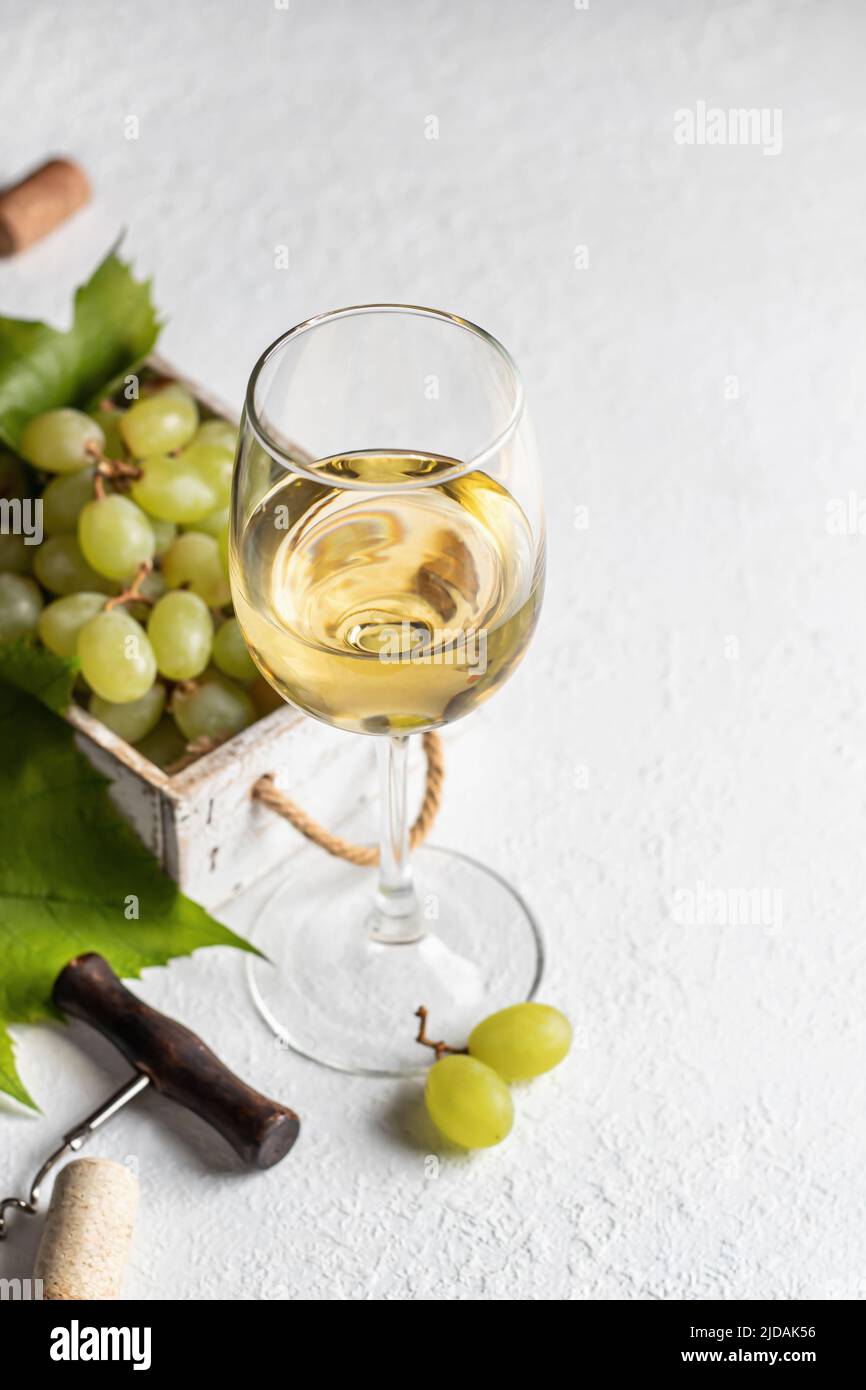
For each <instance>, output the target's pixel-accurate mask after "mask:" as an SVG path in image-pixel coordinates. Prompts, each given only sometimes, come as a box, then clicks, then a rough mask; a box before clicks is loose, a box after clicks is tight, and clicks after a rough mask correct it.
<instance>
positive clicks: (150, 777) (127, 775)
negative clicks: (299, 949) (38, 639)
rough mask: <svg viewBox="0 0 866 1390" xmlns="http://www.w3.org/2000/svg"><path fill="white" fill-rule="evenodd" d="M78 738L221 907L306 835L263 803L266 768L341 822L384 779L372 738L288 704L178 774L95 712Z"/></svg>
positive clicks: (127, 811) (153, 842)
mask: <svg viewBox="0 0 866 1390" xmlns="http://www.w3.org/2000/svg"><path fill="white" fill-rule="evenodd" d="M68 718H69V721H70V723H71V724H72V726H73V727H74V729H75V730H76V732H77V739H76V742H77V743H78V745H79V747H80V748H81V750H82V752H83V753H84V754H85V755H86V757H87V758H88V759H89V760H90V762H92V763H93V765H94V766H95V767H96V768H98V770H99V771H100V772H102V773H104V774H105V776H107V777H108V778H109V780H110V782H111V787H110V789H109V790H110V795H111V798H112V801H113V802H114V804H115V805H116V806H117V808H118V810H119V811H120V812H121V813H122V815H123V816H124V817H125V818H126V819H127V820H128V821H129V822H130V824H131V825H132V826H133V828H134V829H135V830H136V832H137V833H138V835H139V836H140V838H141V839H142V840H143V842H144V843H145V845H146V846H147V847H148V849H149V850H151V852H152V853H153V854H154V855H156V858H157V859H158V860H159V862H160V864H161V865H162V867H163V868H164V869H165V871H166V873H168V874H170V875H171V877H172V878H173V879H174V880H175V881H176V882H177V883H178V884H179V885H180V887H181V888H182V889H183V891H184V893H186V894H188V895H189V897H191V898H194V899H195V901H196V902H198V903H201V904H202V905H203V906H204V907H216V906H218V905H219V904H220V903H223V902H225V901H226V900H227V899H228V898H231V897H233V896H234V894H235V893H237V892H239V891H240V890H241V889H242V888H244V887H246V886H247V885H248V884H250V883H253V882H254V881H255V879H257V878H258V877H259V876H260V875H261V874H263V873H265V872H266V871H267V870H268V869H271V868H273V867H274V866H275V865H276V864H277V863H279V862H280V861H281V860H287V859H289V858H290V856H291V855H293V854H295V853H297V851H298V850H300V849H301V848H302V847H303V846H304V845H305V844H306V843H307V842H306V840H305V839H304V837H303V836H302V835H300V834H299V833H298V831H297V830H295V829H294V827H293V826H291V825H289V824H288V822H287V821H285V820H283V818H282V817H281V816H278V815H277V814H276V813H275V812H274V811H271V810H269V809H268V807H267V806H262V805H261V804H260V803H259V802H258V801H254V800H253V799H252V796H251V792H252V788H253V785H254V783H255V782H256V781H257V780H258V778H259V777H261V776H263V774H264V773H266V772H274V773H276V774H277V784H278V786H279V787H280V788H281V790H283V791H285V792H286V793H287V794H288V795H289V796H291V797H292V798H293V800H296V801H298V802H299V803H300V804H301V805H302V806H303V807H304V809H305V810H307V811H309V812H310V813H311V814H312V815H314V816H315V817H316V818H317V819H318V820H321V822H322V823H323V824H324V825H326V826H328V828H329V829H336V828H337V827H338V826H339V825H340V824H341V822H343V821H344V820H345V819H346V818H347V817H348V816H349V815H350V814H351V813H352V811H354V810H355V809H357V806H358V804H359V802H360V801H362V800H364V799H365V798H366V796H367V794H368V793H369V792H370V790H371V789H372V788H374V787H375V785H376V769H375V759H374V757H373V749H372V746H371V740H370V739H366V738H362V737H361V736H360V735H359V736H355V737H353V736H352V735H350V734H345V733H342V734H341V733H339V732H338V731H336V730H333V729H328V728H327V727H325V726H324V725H322V724H317V723H316V722H315V721H314V720H312V719H307V718H306V716H305V715H302V714H298V713H296V711H294V710H292V709H289V708H288V707H286V708H285V709H281V710H276V711H275V712H274V713H273V714H269V715H267V716H266V717H265V718H264V719H259V720H257V722H256V723H255V724H251V725H250V727H249V728H248V729H244V730H243V731H242V732H241V733H239V734H237V735H236V736H235V737H234V738H232V739H229V740H228V742H226V743H223V744H221V745H220V747H219V748H215V749H214V750H213V752H211V753H206V754H205V755H204V757H202V758H199V759H197V761H196V762H194V763H191V764H190V766H189V767H186V768H184V769H183V771H182V772H177V773H175V774H174V775H173V776H171V777H169V776H168V775H167V774H166V773H165V772H162V771H160V769H159V768H158V767H155V766H154V764H153V763H151V762H150V761H149V760H148V759H147V758H145V757H143V756H142V754H141V753H139V752H138V750H137V749H136V748H133V747H131V746H130V744H128V743H125V742H124V741H123V739H121V738H118V737H117V735H116V734H114V733H112V732H111V730H110V729H107V728H106V727H105V725H104V724H102V723H101V722H100V721H99V720H98V719H94V718H93V716H92V715H90V714H88V713H87V711H86V710H83V709H81V708H80V707H79V706H78V705H73V706H72V708H71V709H70V711H69V715H68Z"/></svg>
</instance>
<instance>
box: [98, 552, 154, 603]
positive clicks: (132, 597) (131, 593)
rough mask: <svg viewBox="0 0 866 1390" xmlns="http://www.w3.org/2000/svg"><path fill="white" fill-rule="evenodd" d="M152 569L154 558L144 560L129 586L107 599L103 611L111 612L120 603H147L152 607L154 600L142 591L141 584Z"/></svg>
mask: <svg viewBox="0 0 866 1390" xmlns="http://www.w3.org/2000/svg"><path fill="white" fill-rule="evenodd" d="M152 569H153V561H152V560H142V562H141V564H140V565H139V567H138V569H137V570H136V572H135V578H134V579H133V581H132V583H131V584H130V586H129V588H128V589H124V590H123V593H121V594H115V595H114V597H113V598H110V599H106V601H105V607H104V609H103V611H104V612H105V613H110V612H111V609H112V608H116V607H117V605H118V604H119V603H146V604H147V605H148V607H152V606H153V602H154V601H153V599H152V598H149V597H148V595H147V594H143V593H141V585H142V584H143V583H144V581H145V579H146V578H147V576H148V575H149V574H150V571H151V570H152Z"/></svg>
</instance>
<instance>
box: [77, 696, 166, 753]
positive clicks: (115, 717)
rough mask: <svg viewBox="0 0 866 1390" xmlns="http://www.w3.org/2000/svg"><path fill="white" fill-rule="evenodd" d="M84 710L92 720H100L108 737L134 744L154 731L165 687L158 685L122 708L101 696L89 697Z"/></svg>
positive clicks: (162, 704) (159, 716)
mask: <svg viewBox="0 0 866 1390" xmlns="http://www.w3.org/2000/svg"><path fill="white" fill-rule="evenodd" d="M87 708H88V709H89V710H90V713H91V714H92V715H93V716H94V718H95V719H101V720H102V722H103V724H105V725H106V727H107V728H109V729H111V731H112V733H115V734H117V735H118V737H119V738H122V739H125V740H126V742H127V743H138V741H139V739H142V738H146V737H147V735H148V734H149V733H150V732H151V730H152V729H154V728H155V727H156V725H157V724H158V723H159V720H160V718H161V716H162V712H163V710H164V708H165V686H164V685H162V684H160V682H159V681H157V682H156V685H152V686H151V687H150V689H149V690H146V691H145V692H144V694H143V695H141V696H140V697H139V699H137V700H130V701H128V702H127V703H126V704H125V705H115V704H112V703H111V701H110V700H103V698H102V696H101V695H96V694H93V695H91V697H90V703H89V704H88V706H87Z"/></svg>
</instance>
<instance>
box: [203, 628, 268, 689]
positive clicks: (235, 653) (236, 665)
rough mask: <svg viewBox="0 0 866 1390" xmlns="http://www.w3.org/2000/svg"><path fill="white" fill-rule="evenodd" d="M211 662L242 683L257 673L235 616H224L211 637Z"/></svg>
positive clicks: (252, 678) (251, 678) (253, 677)
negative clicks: (223, 619) (212, 637)
mask: <svg viewBox="0 0 866 1390" xmlns="http://www.w3.org/2000/svg"><path fill="white" fill-rule="evenodd" d="M213 663H214V666H217V667H219V669H220V670H221V671H222V672H223V673H224V674H225V675H227V676H231V678H232V680H235V681H240V682H241V683H242V684H246V682H247V681H251V680H254V679H255V677H256V676H257V675H258V671H257V668H256V664H255V662H254V661H253V659H252V657H251V656H250V653H249V649H248V647H247V644H246V642H245V641H244V635H243V633H242V632H241V626H240V623H239V622H238V620H237V618H226V620H225V622H224V623H221V624H220V626H219V627H218V628H217V630H216V636H215V637H214V639H213Z"/></svg>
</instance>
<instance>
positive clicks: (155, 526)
mask: <svg viewBox="0 0 866 1390" xmlns="http://www.w3.org/2000/svg"><path fill="white" fill-rule="evenodd" d="M148 521H149V522H150V529H151V530H152V531H153V539H154V541H155V542H156V546H155V548H154V552H153V554H154V558H155V559H157V560H158V559H159V557H160V555H164V554H165V552H166V551H167V550H168V547H169V546H170V545H171V543H172V541H173V540H174V539H175V537H176V535H177V527H176V526H175V524H174V522H173V521H161V520H160V518H159V517H158V516H149V517H148Z"/></svg>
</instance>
